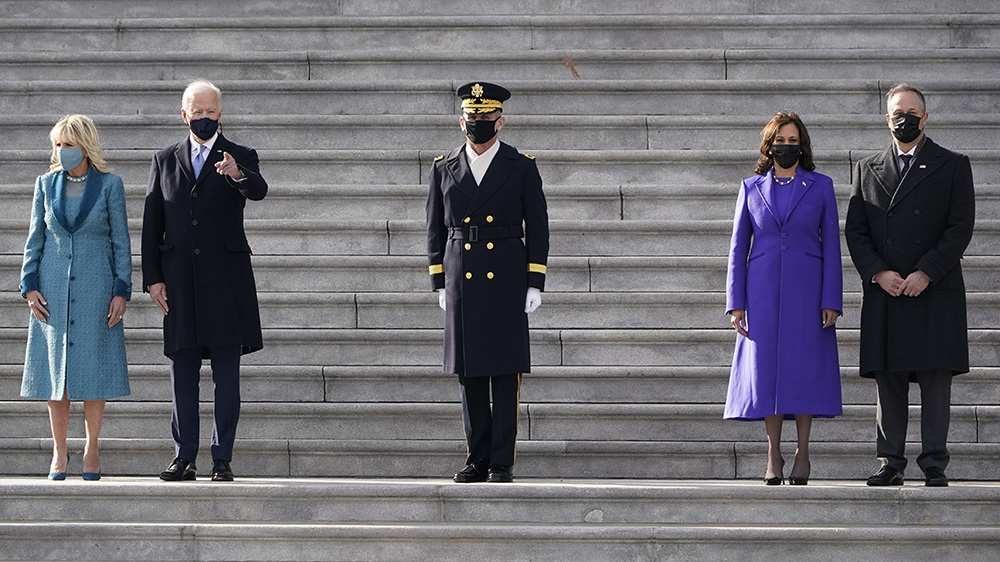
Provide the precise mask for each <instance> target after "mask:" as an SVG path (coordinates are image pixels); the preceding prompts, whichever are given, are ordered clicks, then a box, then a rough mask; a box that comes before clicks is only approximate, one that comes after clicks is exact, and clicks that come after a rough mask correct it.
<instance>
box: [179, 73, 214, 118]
mask: <svg viewBox="0 0 1000 562" xmlns="http://www.w3.org/2000/svg"><path fill="white" fill-rule="evenodd" d="M207 92H212V93H214V94H215V101H216V102H218V104H219V111H222V90H220V89H219V88H218V87H217V86H216V85H215V84H213V83H211V82H209V81H208V80H204V79H202V78H199V79H197V80H195V81H194V82H191V83H190V84H188V85H187V88H185V89H184V95H183V96H181V109H183V110H185V111H187V110H188V109H190V108H191V102H192V101H193V100H194V97H195V96H196V95H198V94H204V93H207Z"/></svg>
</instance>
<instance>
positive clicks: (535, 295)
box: [524, 287, 542, 314]
mask: <svg viewBox="0 0 1000 562" xmlns="http://www.w3.org/2000/svg"><path fill="white" fill-rule="evenodd" d="M541 305H542V292H541V291H539V290H538V289H536V288H534V287H528V294H527V295H525V296H524V311H525V312H526V313H528V314H531V313H532V312H534V311H535V309H537V308H538V307H539V306H541Z"/></svg>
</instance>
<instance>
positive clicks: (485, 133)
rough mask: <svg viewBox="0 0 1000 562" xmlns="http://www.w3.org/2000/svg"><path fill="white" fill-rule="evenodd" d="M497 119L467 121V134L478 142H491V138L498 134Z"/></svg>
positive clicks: (470, 138) (473, 140)
mask: <svg viewBox="0 0 1000 562" xmlns="http://www.w3.org/2000/svg"><path fill="white" fill-rule="evenodd" d="M496 124H497V122H496V121H473V120H467V121H466V122H465V136H467V137H469V140H471V141H472V142H474V143H476V144H484V143H487V142H490V139H492V138H493V137H495V136H497V130H496Z"/></svg>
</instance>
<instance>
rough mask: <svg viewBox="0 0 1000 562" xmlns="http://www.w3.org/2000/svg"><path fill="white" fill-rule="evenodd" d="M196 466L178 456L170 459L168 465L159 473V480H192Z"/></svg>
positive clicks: (196, 469)
mask: <svg viewBox="0 0 1000 562" xmlns="http://www.w3.org/2000/svg"><path fill="white" fill-rule="evenodd" d="M197 471H198V468H197V467H195V466H194V463H193V462H191V461H188V460H185V459H182V458H180V457H177V458H175V459H174V460H173V461H171V463H170V466H168V467H167V469H166V470H164V471H163V472H161V473H160V480H166V481H167V482H179V481H181V480H194V479H195V474H196V473H197Z"/></svg>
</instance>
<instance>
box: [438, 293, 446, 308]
mask: <svg viewBox="0 0 1000 562" xmlns="http://www.w3.org/2000/svg"><path fill="white" fill-rule="evenodd" d="M438 306H440V307H441V310H444V311H445V312H447V311H448V308H447V306H448V305H446V304H445V302H444V289H441V290H439V291H438Z"/></svg>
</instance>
